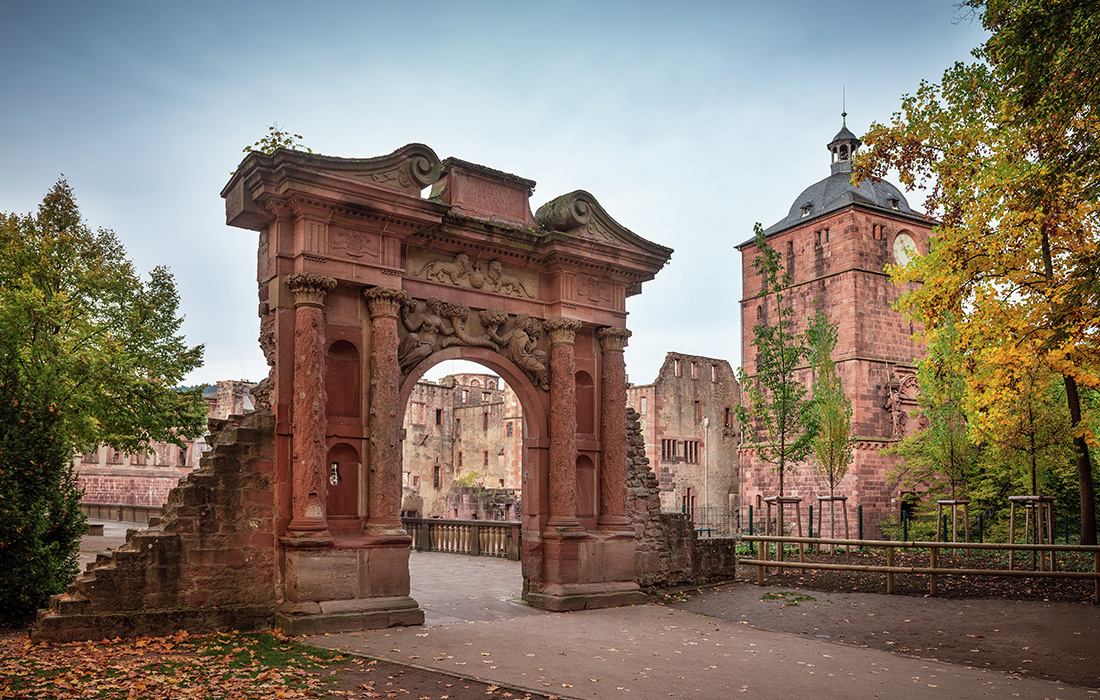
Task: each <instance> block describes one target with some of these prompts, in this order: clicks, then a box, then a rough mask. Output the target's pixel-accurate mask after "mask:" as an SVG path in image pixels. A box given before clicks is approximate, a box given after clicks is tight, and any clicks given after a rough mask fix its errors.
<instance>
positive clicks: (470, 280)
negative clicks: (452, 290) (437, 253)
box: [409, 253, 535, 299]
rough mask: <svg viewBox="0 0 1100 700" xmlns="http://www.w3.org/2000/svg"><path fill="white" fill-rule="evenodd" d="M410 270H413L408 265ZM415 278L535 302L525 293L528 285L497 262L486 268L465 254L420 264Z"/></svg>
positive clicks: (528, 291) (530, 295) (528, 292)
mask: <svg viewBox="0 0 1100 700" xmlns="http://www.w3.org/2000/svg"><path fill="white" fill-rule="evenodd" d="M414 257H415V256H414ZM409 267H410V268H411V269H415V267H413V265H412V264H411V263H410V265H409ZM416 276H417V277H420V278H421V279H426V280H432V281H434V282H442V283H444V284H453V285H455V286H456V287H469V288H471V289H483V290H486V291H490V292H498V293H500V294H507V295H509V296H514V297H520V298H522V299H534V298H535V295H534V294H533V293H532V292H531V291H530V290H529V289H528V287H529V286H530V285H529V284H525V283H524V281H523V280H521V279H520V278H519V277H518V276H516V275H514V274H511V273H509V272H507V271H506V270H505V269H504V265H503V264H502V263H501V262H500V261H499V260H490V261H489V262H488V264H487V265H486V264H484V263H482V262H481V261H479V260H471V259H470V256H469V255H467V254H466V253H459V254H458V255H456V256H455V257H454V259H452V260H429V261H428V262H426V263H423V264H422V266H421V268H420V271H419V272H418V273H416Z"/></svg>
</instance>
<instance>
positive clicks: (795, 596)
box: [760, 591, 817, 607]
mask: <svg viewBox="0 0 1100 700" xmlns="http://www.w3.org/2000/svg"><path fill="white" fill-rule="evenodd" d="M760 600H781V601H783V607H790V606H793V605H798V604H799V603H804V602H806V601H808V600H817V599H816V598H814V597H813V596H812V595H805V594H802V593H795V592H794V591H780V592H779V593H765V594H764V595H763V596H761V597H760Z"/></svg>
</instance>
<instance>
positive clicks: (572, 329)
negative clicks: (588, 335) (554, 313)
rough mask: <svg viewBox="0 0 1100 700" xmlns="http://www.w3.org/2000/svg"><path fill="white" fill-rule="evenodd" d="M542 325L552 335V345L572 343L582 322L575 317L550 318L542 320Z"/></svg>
mask: <svg viewBox="0 0 1100 700" xmlns="http://www.w3.org/2000/svg"><path fill="white" fill-rule="evenodd" d="M542 327H543V328H545V329H546V333H547V334H548V335H549V336H550V347H553V346H555V345H572V344H573V341H574V340H575V339H576V337H577V331H579V330H580V328H581V322H580V321H578V320H577V319H575V318H564V317H561V316H559V317H557V318H548V319H546V320H545V321H543V322H542Z"/></svg>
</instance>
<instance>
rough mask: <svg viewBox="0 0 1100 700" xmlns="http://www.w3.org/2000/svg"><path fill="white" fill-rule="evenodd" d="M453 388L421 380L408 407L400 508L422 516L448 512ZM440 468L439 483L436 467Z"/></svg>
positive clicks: (452, 474)
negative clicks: (403, 490)
mask: <svg viewBox="0 0 1100 700" xmlns="http://www.w3.org/2000/svg"><path fill="white" fill-rule="evenodd" d="M453 393H454V390H453V388H452V387H450V386H446V385H444V384H442V383H440V384H435V383H432V382H423V381H421V382H418V383H417V384H416V386H415V387H413V391H412V394H411V395H410V397H409V402H408V405H407V407H406V409H405V421H404V426H405V439H404V440H403V441H402V443H401V449H402V467H401V468H402V470H403V471H404V474H403V475H402V482H403V483H404V485H405V494H404V497H403V499H402V505H401V510H402V511H404V512H413V511H415V512H416V513H417V515H418V516H420V517H431V516H440V517H443V516H446V515H448V505H447V498H446V495H447V489H448V487H449V486H450V484H451V481H453V480H454V465H453V459H452V455H453V447H454V434H453V431H454V415H453V414H454V398H453ZM436 467H439V485H438V486H436V483H435V468H436Z"/></svg>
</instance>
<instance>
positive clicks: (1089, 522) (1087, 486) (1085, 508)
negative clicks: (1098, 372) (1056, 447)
mask: <svg viewBox="0 0 1100 700" xmlns="http://www.w3.org/2000/svg"><path fill="white" fill-rule="evenodd" d="M1063 379H1064V380H1065V384H1066V402H1067V403H1068V404H1069V415H1070V419H1071V421H1072V423H1073V432H1074V435H1073V446H1074V448H1075V449H1076V451H1077V480H1078V482H1079V484H1080V488H1081V544H1096V492H1095V489H1094V487H1093V483H1092V459H1091V458H1090V457H1089V446H1088V443H1086V442H1085V438H1084V436H1082V435H1079V434H1078V432H1077V431H1078V429H1079V428H1080V425H1081V397H1080V396H1079V395H1078V393H1077V382H1076V381H1075V380H1074V379H1073V377H1069V376H1063Z"/></svg>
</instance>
